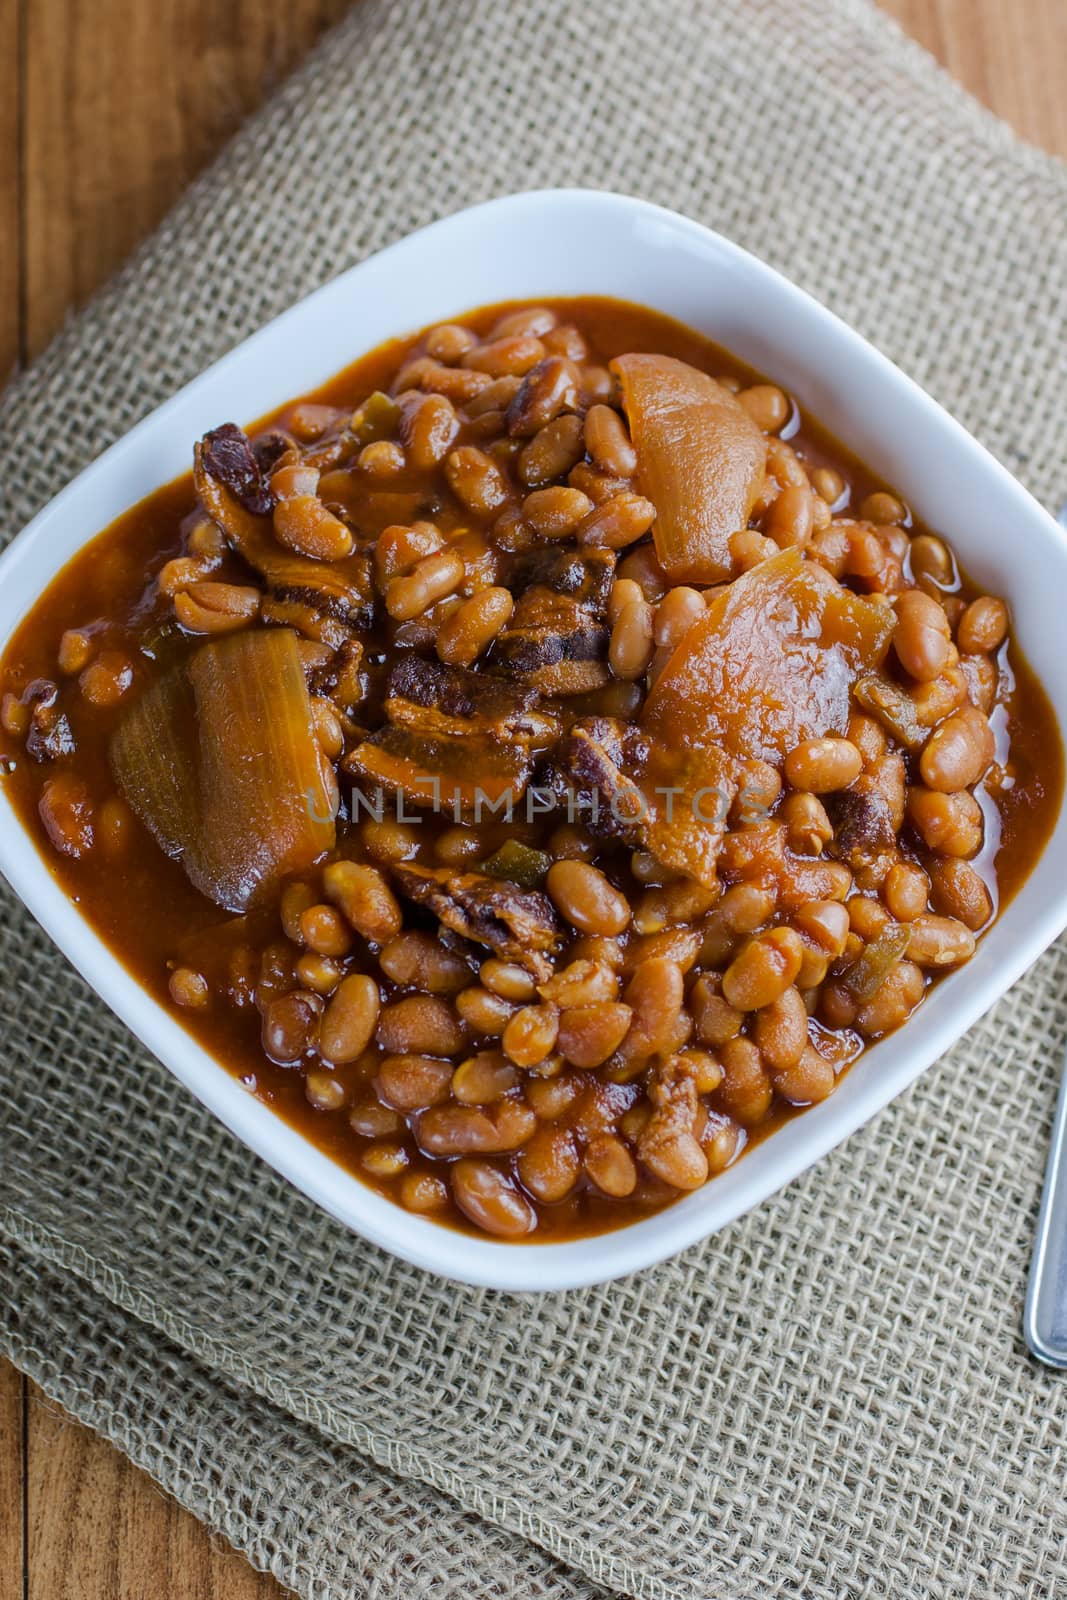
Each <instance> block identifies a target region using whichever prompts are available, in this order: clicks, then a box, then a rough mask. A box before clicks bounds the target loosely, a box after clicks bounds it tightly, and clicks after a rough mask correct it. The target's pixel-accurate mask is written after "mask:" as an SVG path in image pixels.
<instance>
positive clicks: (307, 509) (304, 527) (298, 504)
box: [174, 447, 369, 621]
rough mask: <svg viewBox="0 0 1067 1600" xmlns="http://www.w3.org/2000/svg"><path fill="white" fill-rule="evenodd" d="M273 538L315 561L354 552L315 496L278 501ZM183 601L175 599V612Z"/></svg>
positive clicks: (349, 540) (349, 535)
mask: <svg viewBox="0 0 1067 1600" xmlns="http://www.w3.org/2000/svg"><path fill="white" fill-rule="evenodd" d="M368 448H369V447H368ZM274 536H275V538H276V539H277V540H278V543H279V544H283V545H284V546H285V547H286V549H287V550H295V551H296V552H297V553H298V554H299V555H303V556H310V557H311V558H312V560H314V561H341V560H343V559H344V558H345V556H349V555H351V554H352V550H353V548H354V540H353V537H352V530H351V529H350V528H347V527H346V526H345V524H344V523H343V522H342V521H341V519H340V518H339V517H335V516H334V514H333V512H332V511H328V510H327V509H326V507H325V506H324V505H323V503H322V501H321V500H320V499H319V498H318V496H317V495H314V494H295V495H290V497H289V498H288V499H287V500H279V501H278V503H277V505H276V506H275V508H274ZM197 587H198V588H199V585H198V586H197ZM180 598H181V597H180V596H176V597H175V601H174V609H175V611H176V612H177V610H178V601H179V599H180ZM257 601H258V595H257ZM182 620H183V619H182V618H181V616H180V615H179V621H182Z"/></svg>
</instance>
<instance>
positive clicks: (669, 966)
mask: <svg viewBox="0 0 1067 1600" xmlns="http://www.w3.org/2000/svg"><path fill="white" fill-rule="evenodd" d="M684 1001H685V980H684V978H683V975H682V969H681V967H680V966H679V965H678V963H677V962H676V961H670V960H668V959H667V958H666V957H664V956H651V957H649V958H648V959H647V960H644V961H642V962H641V963H640V964H639V965H638V967H637V968H636V969H635V971H634V974H633V977H632V978H631V979H630V981H629V983H628V984H627V985H626V988H625V990H624V992H623V1002H624V1003H625V1004H626V1005H627V1006H629V1008H630V1010H631V1012H632V1013H633V1016H632V1019H631V1022H630V1027H629V1031H628V1032H627V1034H626V1037H625V1038H624V1039H623V1041H622V1043H621V1045H619V1047H618V1048H619V1053H620V1055H621V1056H622V1058H623V1061H624V1062H625V1063H627V1064H632V1063H635V1062H637V1063H640V1062H645V1061H648V1060H650V1059H651V1058H652V1056H654V1055H658V1054H660V1053H662V1052H664V1051H665V1050H667V1049H668V1048H670V1046H671V1044H672V1042H673V1040H674V1039H675V1037H676V1030H677V1028H678V1021H679V1018H680V1016H681V1011H682V1005H683V1003H684Z"/></svg>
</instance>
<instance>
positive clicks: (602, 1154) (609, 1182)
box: [585, 1133, 637, 1200]
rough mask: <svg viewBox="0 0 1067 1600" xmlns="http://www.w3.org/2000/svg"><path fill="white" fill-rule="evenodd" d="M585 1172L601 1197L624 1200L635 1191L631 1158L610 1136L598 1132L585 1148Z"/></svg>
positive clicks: (634, 1177)
mask: <svg viewBox="0 0 1067 1600" xmlns="http://www.w3.org/2000/svg"><path fill="white" fill-rule="evenodd" d="M585 1170H586V1172H587V1173H588V1174H589V1176H590V1178H591V1179H592V1180H593V1182H594V1183H595V1184H596V1186H597V1188H598V1189H600V1190H601V1191H602V1192H603V1193H604V1194H609V1195H611V1196H612V1197H613V1198H614V1199H616V1200H624V1199H625V1198H626V1196H627V1195H629V1194H633V1192H634V1190H635V1189H636V1188H637V1167H636V1165H635V1163H634V1158H633V1156H632V1155H631V1154H630V1152H629V1150H627V1148H626V1146H625V1145H624V1144H623V1142H622V1140H621V1139H619V1138H617V1137H616V1136H615V1134H613V1133H598V1134H596V1135H595V1136H594V1137H593V1138H592V1139H590V1141H589V1143H588V1144H587V1145H586V1147H585Z"/></svg>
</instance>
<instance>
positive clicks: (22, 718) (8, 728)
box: [0, 692, 31, 739]
mask: <svg viewBox="0 0 1067 1600" xmlns="http://www.w3.org/2000/svg"><path fill="white" fill-rule="evenodd" d="M30 716H31V713H30V708H29V706H27V705H23V703H22V701H21V700H20V699H19V697H18V695H17V694H11V693H10V692H9V693H7V694H5V695H4V697H3V700H0V727H2V728H3V730H4V732H5V733H6V734H8V735H9V736H10V737H11V738H12V739H25V737H26V735H27V733H28V732H29V728H30Z"/></svg>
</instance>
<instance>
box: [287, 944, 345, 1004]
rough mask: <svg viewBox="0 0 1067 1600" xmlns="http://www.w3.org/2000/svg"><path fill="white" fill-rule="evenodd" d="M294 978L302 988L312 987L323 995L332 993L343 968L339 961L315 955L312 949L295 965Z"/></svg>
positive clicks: (340, 977)
mask: <svg viewBox="0 0 1067 1600" xmlns="http://www.w3.org/2000/svg"><path fill="white" fill-rule="evenodd" d="M294 970H295V972H296V980H297V982H298V983H299V985H300V987H301V988H302V989H314V991H315V993H316V994H321V995H322V996H323V997H325V996H326V995H331V994H333V991H334V990H335V989H336V988H337V985H338V984H339V983H340V981H341V979H342V978H343V977H344V975H345V969H344V967H343V966H342V965H341V963H340V962H339V961H334V960H332V959H331V958H330V957H329V956H317V955H315V953H314V951H308V952H307V953H306V954H305V955H302V956H301V957H300V959H299V961H298V962H297V963H296V967H295V969H294Z"/></svg>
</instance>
